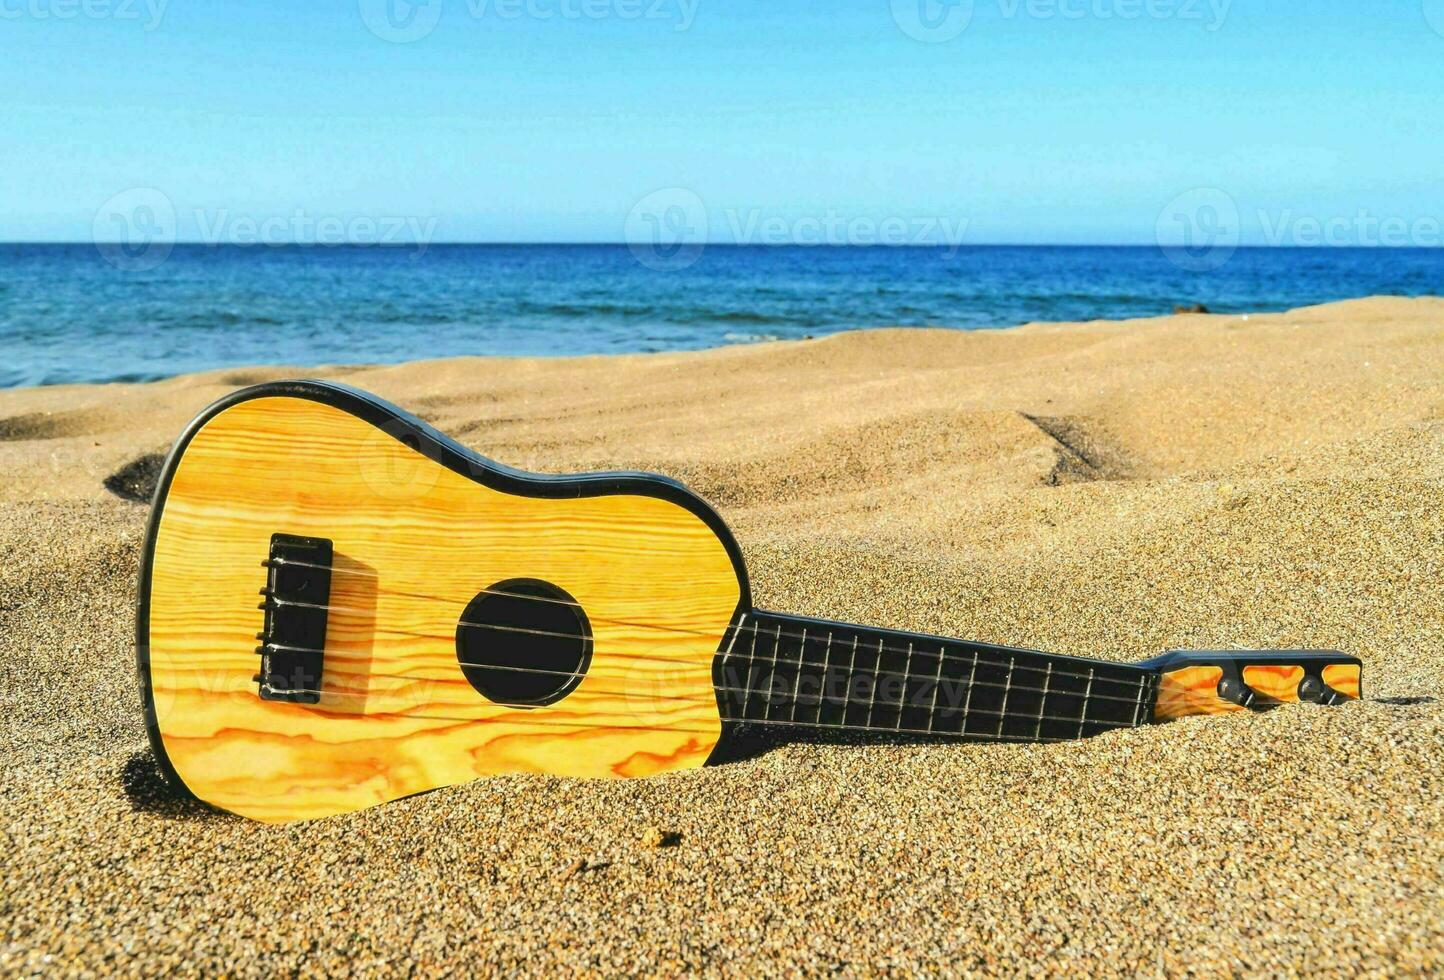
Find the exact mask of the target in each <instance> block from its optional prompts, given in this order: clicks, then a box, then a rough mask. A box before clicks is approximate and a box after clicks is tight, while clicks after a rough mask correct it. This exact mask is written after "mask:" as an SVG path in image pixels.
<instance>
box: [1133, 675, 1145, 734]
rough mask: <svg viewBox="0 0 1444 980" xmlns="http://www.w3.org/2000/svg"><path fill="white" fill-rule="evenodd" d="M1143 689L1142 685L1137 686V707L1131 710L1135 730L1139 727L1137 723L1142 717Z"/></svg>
mask: <svg viewBox="0 0 1444 980" xmlns="http://www.w3.org/2000/svg"><path fill="white" fill-rule="evenodd" d="M1143 688H1144V685H1142V684H1139V685H1138V705H1137V707H1135V708H1134V709H1133V727H1134V728H1137V727H1138V725H1139V723H1140V721H1141V720H1142V717H1143Z"/></svg>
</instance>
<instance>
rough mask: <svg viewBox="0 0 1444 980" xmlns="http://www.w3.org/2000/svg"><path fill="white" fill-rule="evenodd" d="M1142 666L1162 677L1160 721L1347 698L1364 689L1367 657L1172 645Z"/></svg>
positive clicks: (1155, 714) (1156, 715) (1157, 709)
mask: <svg viewBox="0 0 1444 980" xmlns="http://www.w3.org/2000/svg"><path fill="white" fill-rule="evenodd" d="M1142 666H1144V667H1151V668H1152V669H1154V670H1156V671H1158V672H1159V674H1160V675H1161V678H1162V679H1161V681H1160V683H1159V685H1158V701H1157V703H1156V705H1155V706H1154V709H1153V720H1154V721H1170V720H1172V719H1174V718H1184V717H1187V716H1188V715H1220V714H1227V713H1229V712H1234V711H1262V710H1266V709H1268V708H1273V707H1277V706H1278V705H1280V704H1284V703H1285V702H1290V701H1305V702H1311V703H1313V704H1342V703H1343V702H1345V701H1352V700H1354V699H1356V698H1359V697H1360V696H1361V695H1362V692H1363V682H1362V673H1363V664H1362V662H1361V661H1360V660H1359V658H1357V657H1350V656H1348V655H1347V654H1343V653H1339V652H1337V651H1334V650H1270V651H1247V650H1170V651H1169V652H1168V653H1165V654H1163V655H1162V656H1160V657H1155V658H1154V659H1153V660H1149V661H1146V662H1145V663H1143V664H1142Z"/></svg>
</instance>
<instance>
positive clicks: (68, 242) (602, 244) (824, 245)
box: [0, 238, 1444, 252]
mask: <svg viewBox="0 0 1444 980" xmlns="http://www.w3.org/2000/svg"><path fill="white" fill-rule="evenodd" d="M130 244H132V243H130V242H123V241H111V240H104V241H96V240H94V239H25V238H16V239H0V248H3V247H6V246H14V245H55V246H66V247H73V246H82V247H84V246H87V245H89V246H92V247H97V248H98V247H101V246H126V245H130ZM163 244H168V245H170V246H171V247H178V246H185V247H188V248H193V247H203V248H235V249H252V248H376V249H392V248H394V249H416V248H423V249H429V248H456V247H477V246H487V247H499V248H518V247H535V248H581V247H590V248H631V247H633V246H636V245H638V243H636V242H626V241H494V240H477V241H466V240H450V241H437V242H424V241H403V242H207V241H197V240H193V239H177V240H175V241H172V242H165V243H163ZM682 244H683V245H686V246H687V247H694V246H695V247H700V248H703V249H707V248H756V249H785V248H795V249H846V248H855V249H889V250H899V251H901V250H904V249H947V250H951V251H961V250H963V249H969V248H1153V249H1177V248H1181V247H1184V246H1180V245H1175V244H1163V243H1161V242H963V243H959V244H953V243H950V242H937V243H931V244H927V243H917V244H903V245H889V244H885V243H882V242H873V243H860V242H811V243H804V242H782V243H769V242H684V243H682ZM642 247H645V246H642ZM1219 247H1224V246H1219ZM1228 247H1231V248H1233V249H1260V250H1262V249H1272V250H1278V251H1290V250H1291V251H1317V250H1330V249H1337V250H1343V249H1360V250H1365V249H1368V250H1378V251H1396V252H1408V251H1415V252H1428V251H1439V250H1440V249H1444V246H1441V245H1364V244H1357V243H1351V244H1343V245H1336V244H1330V243H1328V242H1321V243H1319V244H1317V245H1284V244H1276V245H1275V244H1269V243H1266V242H1264V243H1252V242H1239V243H1237V244H1235V245H1232V246H1228Z"/></svg>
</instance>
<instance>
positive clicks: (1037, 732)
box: [1033, 664, 1053, 738]
mask: <svg viewBox="0 0 1444 980" xmlns="http://www.w3.org/2000/svg"><path fill="white" fill-rule="evenodd" d="M1052 682H1053V665H1052V664H1049V665H1048V673H1046V674H1044V675H1043V696H1042V697H1041V698H1039V699H1038V719H1037V721H1036V722H1034V724H1033V737H1034V738H1038V737H1039V736H1041V735H1042V734H1043V709H1044V708H1045V707H1046V706H1047V704H1048V685H1049V684H1051V683H1052Z"/></svg>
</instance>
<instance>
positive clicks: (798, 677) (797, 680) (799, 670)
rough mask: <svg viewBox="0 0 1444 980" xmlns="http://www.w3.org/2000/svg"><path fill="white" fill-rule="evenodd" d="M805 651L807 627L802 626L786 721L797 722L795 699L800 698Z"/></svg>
mask: <svg viewBox="0 0 1444 980" xmlns="http://www.w3.org/2000/svg"><path fill="white" fill-rule="evenodd" d="M806 651H807V626H803V639H801V642H800V644H797V667H796V673H794V674H793V704H791V710H790V712H788V713H787V717H788V720H793V722H796V720H797V699H799V697H801V686H803V654H804V652H806Z"/></svg>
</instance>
